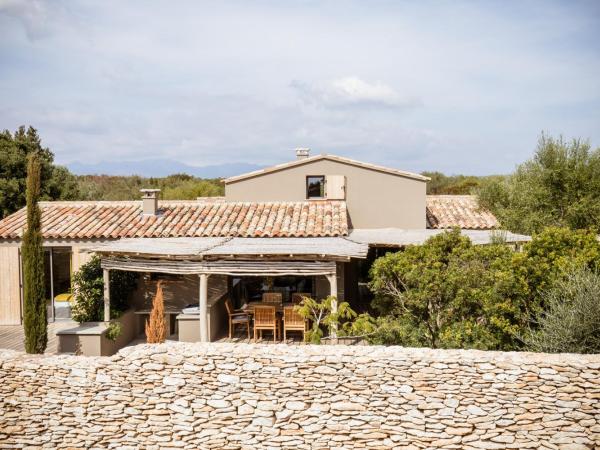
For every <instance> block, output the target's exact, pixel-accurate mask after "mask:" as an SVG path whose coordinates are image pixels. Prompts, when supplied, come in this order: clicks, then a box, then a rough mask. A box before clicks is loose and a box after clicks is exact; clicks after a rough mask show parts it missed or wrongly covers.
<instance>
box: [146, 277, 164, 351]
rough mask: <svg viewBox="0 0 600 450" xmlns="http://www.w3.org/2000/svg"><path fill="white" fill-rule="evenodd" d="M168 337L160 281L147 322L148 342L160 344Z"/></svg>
mask: <svg viewBox="0 0 600 450" xmlns="http://www.w3.org/2000/svg"><path fill="white" fill-rule="evenodd" d="M166 337H167V328H166V324H165V302H164V297H163V288H162V283H161V282H160V281H159V282H158V284H157V285H156V295H155V296H154V299H153V300H152V310H151V311H150V317H149V318H148V320H146V342H148V344H160V343H162V342H165V338H166Z"/></svg>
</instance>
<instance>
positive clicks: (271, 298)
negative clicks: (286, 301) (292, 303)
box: [262, 292, 283, 305]
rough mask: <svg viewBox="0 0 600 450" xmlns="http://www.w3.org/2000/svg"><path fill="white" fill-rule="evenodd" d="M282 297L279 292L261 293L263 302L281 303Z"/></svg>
mask: <svg viewBox="0 0 600 450" xmlns="http://www.w3.org/2000/svg"><path fill="white" fill-rule="evenodd" d="M282 299H283V296H282V295H281V292H265V293H264V294H263V295H262V301H263V303H274V304H277V305H281V304H282Z"/></svg>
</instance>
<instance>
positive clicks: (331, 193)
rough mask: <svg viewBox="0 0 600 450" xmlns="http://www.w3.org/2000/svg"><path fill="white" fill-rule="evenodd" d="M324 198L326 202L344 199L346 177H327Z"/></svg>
mask: <svg viewBox="0 0 600 450" xmlns="http://www.w3.org/2000/svg"><path fill="white" fill-rule="evenodd" d="M326 178H327V183H326V197H327V199H328V200H345V199H346V177H345V176H344V175H327V177H326Z"/></svg>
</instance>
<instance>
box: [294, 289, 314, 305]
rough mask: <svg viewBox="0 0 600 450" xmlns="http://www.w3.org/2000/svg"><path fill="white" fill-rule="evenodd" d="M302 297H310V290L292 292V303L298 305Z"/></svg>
mask: <svg viewBox="0 0 600 450" xmlns="http://www.w3.org/2000/svg"><path fill="white" fill-rule="evenodd" d="M304 297H312V294H311V293H310V292H294V293H293V294H292V303H293V304H294V305H299V304H300V302H301V301H302V299H303V298H304Z"/></svg>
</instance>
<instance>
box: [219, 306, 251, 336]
mask: <svg viewBox="0 0 600 450" xmlns="http://www.w3.org/2000/svg"><path fill="white" fill-rule="evenodd" d="M225 308H226V309H227V315H228V316H229V339H231V338H232V336H233V330H234V328H235V327H236V326H239V325H242V326H245V327H246V331H247V333H248V339H250V316H249V315H248V313H247V312H244V311H242V310H239V309H234V308H233V305H232V304H231V300H229V299H228V298H227V299H225ZM254 334H255V337H254V338H255V339H256V331H255V332H254Z"/></svg>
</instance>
